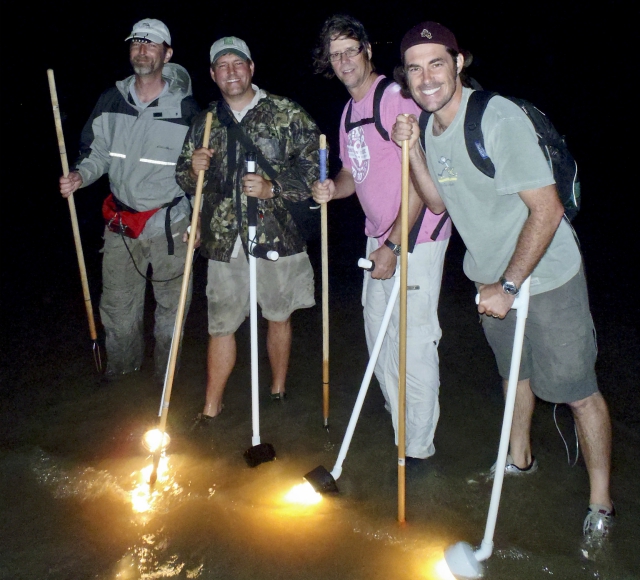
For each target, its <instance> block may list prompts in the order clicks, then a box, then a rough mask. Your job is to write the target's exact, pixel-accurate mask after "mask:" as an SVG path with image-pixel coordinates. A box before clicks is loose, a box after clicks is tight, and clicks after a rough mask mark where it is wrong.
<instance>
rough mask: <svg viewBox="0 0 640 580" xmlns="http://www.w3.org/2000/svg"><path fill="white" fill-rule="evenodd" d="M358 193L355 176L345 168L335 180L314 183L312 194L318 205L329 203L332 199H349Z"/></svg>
mask: <svg viewBox="0 0 640 580" xmlns="http://www.w3.org/2000/svg"><path fill="white" fill-rule="evenodd" d="M355 192H356V182H355V181H354V180H353V174H352V173H351V171H349V170H348V169H345V168H344V167H343V168H342V169H341V170H340V172H339V173H338V175H336V178H335V180H334V179H325V181H314V182H313V185H312V186H311V194H312V195H313V199H314V200H315V201H317V202H318V203H327V202H329V201H331V200H332V199H342V198H345V197H349V196H350V195H353V194H354V193H355Z"/></svg>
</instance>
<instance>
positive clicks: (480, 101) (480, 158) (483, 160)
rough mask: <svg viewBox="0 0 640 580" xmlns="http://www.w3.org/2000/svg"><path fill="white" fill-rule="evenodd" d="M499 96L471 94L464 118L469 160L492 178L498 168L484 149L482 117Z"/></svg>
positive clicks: (494, 94) (489, 92) (485, 93)
mask: <svg viewBox="0 0 640 580" xmlns="http://www.w3.org/2000/svg"><path fill="white" fill-rule="evenodd" d="M497 94H498V93H494V92H491V91H474V92H473V93H471V95H470V96H469V103H468V104H467V112H466V114H465V117H464V141H465V144H466V146H467V153H468V155H469V158H470V159H471V161H472V162H473V164H474V165H475V166H476V168H477V169H478V170H479V171H482V173H484V174H485V175H486V176H487V177H491V178H493V177H494V176H495V174H496V168H495V167H494V165H493V162H492V161H491V158H490V157H489V155H487V150H486V149H485V147H484V135H483V134H482V115H483V114H484V111H485V109H486V108H487V104H488V103H489V101H490V100H491V99H492V98H493V97H494V96H496V95H497Z"/></svg>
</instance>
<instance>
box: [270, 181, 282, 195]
mask: <svg viewBox="0 0 640 580" xmlns="http://www.w3.org/2000/svg"><path fill="white" fill-rule="evenodd" d="M271 193H272V194H273V197H278V196H279V195H280V194H281V193H282V187H280V185H279V184H278V182H277V181H272V182H271Z"/></svg>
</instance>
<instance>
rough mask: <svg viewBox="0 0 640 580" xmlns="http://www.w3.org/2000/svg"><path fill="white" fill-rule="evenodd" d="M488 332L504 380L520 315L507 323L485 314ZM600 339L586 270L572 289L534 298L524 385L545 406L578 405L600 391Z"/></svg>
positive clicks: (525, 351) (567, 286)
mask: <svg viewBox="0 0 640 580" xmlns="http://www.w3.org/2000/svg"><path fill="white" fill-rule="evenodd" d="M480 320H481V322H482V328H483V330H484V334H485V336H486V337H487V341H488V342H489V345H490V346H491V349H492V350H493V354H494V355H495V357H496V362H497V363H498V371H499V373H500V376H501V377H502V378H503V379H508V378H509V367H510V365H511V352H512V350H513V336H514V332H515V322H516V311H515V310H511V311H509V314H507V316H506V318H505V319H504V320H500V319H498V318H492V317H491V316H486V315H484V314H483V315H481V316H480ZM596 354H597V347H596V340H595V330H594V327H593V320H592V318H591V312H590V311H589V298H588V296H587V285H586V281H585V278H584V272H583V270H582V268H580V271H579V272H578V273H577V274H576V275H575V276H574V277H573V278H571V280H569V281H568V282H567V283H566V284H564V285H562V286H560V288H556V289H555V290H550V291H549V292H543V293H542V294H536V295H534V296H531V299H530V302H529V315H528V317H527V323H526V326H525V337H524V345H523V347H522V361H521V362H520V376H519V379H520V380H524V379H531V390H532V391H533V392H534V394H535V395H536V396H538V397H540V398H541V399H543V400H544V401H549V402H551V403H572V402H574V401H580V400H582V399H585V398H587V397H589V396H590V395H593V394H594V393H596V392H597V391H598V384H597V381H596V373H595V362H596Z"/></svg>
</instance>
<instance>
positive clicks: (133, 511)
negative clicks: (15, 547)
mask: <svg viewBox="0 0 640 580" xmlns="http://www.w3.org/2000/svg"><path fill="white" fill-rule="evenodd" d="M25 459H26V460H27V463H28V465H29V472H30V473H31V475H32V477H33V479H34V485H36V486H37V487H39V488H40V490H41V492H43V491H44V492H46V493H49V494H50V497H51V498H53V501H64V502H65V506H66V508H65V510H66V511H65V515H64V516H63V517H64V521H63V522H58V525H60V524H61V523H62V524H63V527H64V522H66V525H68V526H71V527H73V525H74V521H77V520H80V521H83V522H85V526H86V528H85V533H87V534H88V537H89V539H90V540H91V542H92V543H93V544H94V545H95V546H97V550H98V552H99V553H102V552H104V553H107V554H108V555H109V557H108V558H107V560H108V562H107V565H106V566H101V567H100V566H97V567H92V568H91V577H92V578H96V579H99V580H142V579H145V580H146V579H160V578H199V579H207V580H208V579H211V580H218V579H223V580H224V579H227V578H228V579H232V580H236V579H238V580H245V579H246V580H249V579H251V580H254V579H259V580H261V579H265V580H269V579H276V578H292V579H305V580H307V579H311V580H316V579H317V580H320V579H322V580H327V579H334V578H335V579H343V578H346V579H354V580H360V579H362V580H364V579H367V580H368V579H370V578H380V579H383V578H384V579H387V578H393V579H399V580H403V579H407V580H408V579H410V578H411V579H412V580H416V579H417V580H453V576H452V575H451V573H450V572H449V570H448V568H447V566H446V564H445V563H444V560H443V552H444V550H445V549H446V548H447V547H448V546H449V545H451V544H452V543H454V542H455V541H457V540H459V539H473V538H474V537H475V538H476V539H478V540H479V538H478V534H479V533H480V532H481V529H482V526H481V525H480V526H478V525H477V524H478V523H480V524H482V521H483V518H484V516H485V508H486V501H485V500H486V498H483V497H482V496H483V495H484V491H478V489H477V486H469V485H468V484H467V483H466V482H465V481H464V480H461V481H459V482H455V481H447V479H446V478H443V477H442V476H441V475H436V474H435V473H433V474H431V475H427V476H426V477H425V478H424V480H423V481H422V484H423V485H424V486H426V487H428V488H429V489H430V494H431V500H430V502H433V503H430V510H429V511H428V512H420V514H421V515H420V516H418V515H417V514H415V515H413V517H412V518H411V519H410V521H409V523H408V524H407V525H406V526H399V525H398V524H397V522H396V521H395V516H394V512H393V508H394V502H393V501H388V502H387V501H383V503H382V505H376V504H375V503H374V502H373V500H374V498H375V494H377V493H378V492H379V491H380V488H379V485H378V484H377V483H376V482H369V483H367V482H366V481H365V480H361V479H357V478H356V479H354V478H350V477H349V474H348V473H346V475H343V478H341V486H342V487H343V488H344V489H345V491H344V492H341V494H338V495H330V496H319V498H314V500H313V503H305V502H304V501H303V502H302V503H298V502H299V500H300V496H297V495H296V494H300V493H302V494H303V495H302V497H303V499H304V498H306V499H307V500H308V496H304V493H305V489H304V488H305V484H296V481H300V475H299V472H303V471H304V469H305V468H301V466H300V465H299V464H297V463H293V462H292V463H288V462H287V461H284V460H278V461H276V462H274V463H273V464H269V465H265V466H260V467H259V468H257V469H253V470H250V469H247V468H246V467H243V466H242V465H241V463H240V459H239V458H238V461H237V462H234V461H231V462H227V461H225V460H222V459H211V458H209V459H203V458H202V457H199V458H198V457H192V456H190V455H188V454H175V455H171V456H168V457H166V456H162V458H161V461H160V463H159V469H158V480H157V482H156V484H155V486H153V487H150V486H149V484H148V477H149V473H150V470H151V464H150V458H149V457H148V456H135V457H127V458H124V459H113V460H109V461H105V462H102V463H101V464H100V465H97V466H95V467H78V466H77V465H73V464H72V463H66V462H63V461H61V460H58V459H56V458H54V457H52V456H50V455H47V454H45V453H43V452H41V451H37V452H35V453H33V454H31V455H29V456H27V457H25V456H20V457H19V459H15V461H17V462H18V463H23V464H24V462H25ZM311 463H313V461H311ZM349 465H350V468H351V469H354V468H355V467H356V465H355V464H354V463H353V462H351V463H350V464H349ZM0 468H2V469H6V468H12V467H11V466H9V465H7V464H6V462H5V464H0ZM13 468H14V469H15V466H14V467H13ZM410 483H411V480H410ZM414 483H415V482H414ZM306 485H308V484H306ZM312 492H313V494H315V492H314V491H313V490H312ZM370 492H373V493H374V495H373V496H369V495H368V494H369V493H370ZM316 495H317V494H316ZM454 495H457V501H456V503H455V504H453V509H450V508H448V507H446V506H444V504H445V503H446V502H447V498H449V499H448V501H449V502H450V498H451V497H452V496H454ZM292 497H293V500H292ZM474 498H475V500H474ZM319 499H321V501H319ZM377 499H381V498H377ZM389 499H391V500H393V498H389ZM294 500H295V501H294ZM410 505H412V504H411V503H410ZM461 505H467V506H468V508H467V510H466V511H465V513H464V516H465V517H466V518H468V519H470V520H472V522H473V523H472V525H470V526H469V525H467V526H461V525H460V519H458V518H459V516H460V512H459V509H460V506H461ZM438 506H440V507H438ZM413 511H414V512H416V511H419V510H418V506H416V505H415V502H414V504H413ZM410 514H411V512H410ZM428 514H430V515H428ZM45 515H46V514H45ZM452 530H453V532H452ZM460 536H462V538H461V537H460ZM464 536H468V538H465V537H464ZM60 541H61V542H62V543H63V545H64V550H66V551H67V552H68V553H71V554H75V557H76V558H79V557H81V554H82V550H83V548H82V546H81V545H79V546H77V548H74V547H73V546H70V545H69V544H68V542H67V541H66V540H64V539H61V540H60ZM508 541H509V540H508V539H507V538H504V537H502V538H500V543H501V544H502V545H504V544H505V543H506V542H508ZM76 550H77V551H76ZM118 552H119V553H118ZM574 556H575V554H574V555H571V554H568V555H567V554H562V553H560V552H556V553H554V554H549V553H547V554H546V555H545V554H544V553H540V554H534V553H532V552H530V551H528V550H525V549H522V548H520V547H517V546H515V545H514V546H511V547H507V548H504V549H497V550H496V551H495V552H494V554H493V555H492V557H491V558H490V559H489V560H488V561H487V563H486V577H487V578H491V580H507V579H509V580H512V579H513V578H523V579H525V580H527V579H529V578H531V579H536V578H547V577H550V578H560V579H566V580H573V579H574V578H575V579H582V578H584V579H587V578H589V579H591V578H593V579H598V580H621V579H624V580H631V578H634V576H633V575H625V573H624V572H620V571H619V570H617V569H616V567H615V565H613V564H612V562H605V563H604V564H601V565H600V566H599V567H598V566H593V565H592V564H590V563H585V562H581V561H580V560H578V559H576V558H575V557H574ZM36 559H37V557H36ZM1 570H2V568H0V571H1ZM516 572H517V574H516ZM0 577H3V576H2V574H0ZM47 577H48V578H52V579H56V578H65V577H66V576H63V575H58V576H56V575H55V574H53V575H50V576H47ZM71 577H75V576H71ZM78 577H80V576H78ZM24 578H38V576H37V575H35V574H34V575H29V574H26V575H25V576H24Z"/></svg>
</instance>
